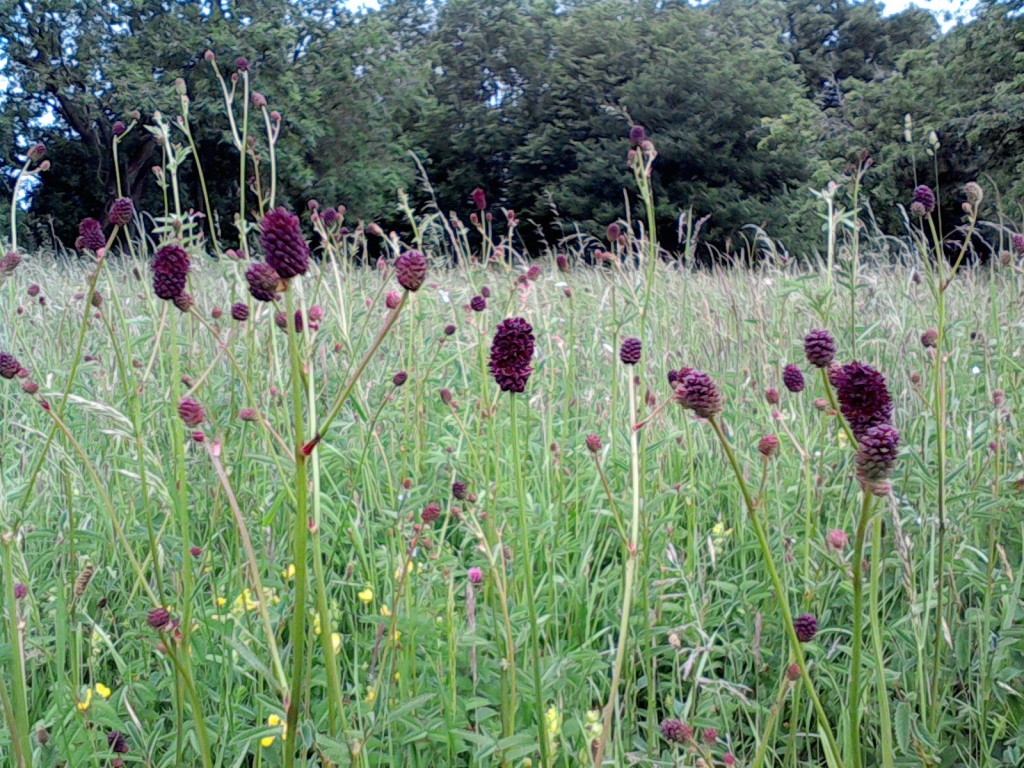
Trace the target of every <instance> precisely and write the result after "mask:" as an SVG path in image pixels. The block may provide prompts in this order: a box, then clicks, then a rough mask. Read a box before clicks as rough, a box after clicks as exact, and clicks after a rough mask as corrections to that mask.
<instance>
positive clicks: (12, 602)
mask: <svg viewBox="0 0 1024 768" xmlns="http://www.w3.org/2000/svg"><path fill="white" fill-rule="evenodd" d="M13 546H14V534H13V533H11V532H9V531H8V532H5V533H4V534H3V545H2V552H3V561H4V562H3V567H4V583H5V585H6V589H5V590H4V591H5V593H6V596H7V632H8V634H9V635H10V655H11V686H12V687H13V689H14V721H15V724H16V725H17V727H16V728H15V732H14V733H12V734H11V743H12V744H13V745H14V747H15V749H16V751H17V753H18V754H19V756H20V761H19V764H20V765H22V766H23V765H25V758H24V756H25V755H27V754H29V750H30V745H29V723H28V696H27V685H26V680H25V655H24V648H23V647H22V643H21V628H20V627H19V626H18V623H19V619H18V601H17V598H16V597H15V596H14V568H13V565H12V562H11V548H12V547H13Z"/></svg>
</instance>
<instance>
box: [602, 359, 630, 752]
mask: <svg viewBox="0 0 1024 768" xmlns="http://www.w3.org/2000/svg"><path fill="white" fill-rule="evenodd" d="M628 371H629V425H630V429H629V433H630V434H629V449H630V450H629V456H630V468H631V472H630V477H631V481H632V487H633V515H632V519H631V521H630V526H629V541H628V544H627V547H628V550H627V554H626V574H625V580H624V585H623V588H622V615H621V617H620V619H619V642H618V645H617V647H616V649H615V666H614V667H613V669H612V686H611V690H610V691H609V693H608V703H607V704H606V705H605V708H604V718H603V723H602V727H601V737H600V739H598V742H597V749H596V750H595V751H594V766H595V768H598V767H599V766H600V765H601V764H602V763H603V762H604V751H605V747H606V746H607V744H608V739H609V738H610V736H611V728H612V714H613V712H614V711H615V709H616V708H617V705H618V695H619V682H620V681H621V679H622V664H623V661H624V660H625V657H626V642H627V640H628V636H629V618H630V614H631V612H632V607H633V580H634V579H635V578H636V565H637V557H638V552H637V549H638V538H639V533H640V506H641V503H640V431H639V430H637V429H634V428H633V420H634V419H635V418H636V384H635V382H634V377H633V371H632V369H631V368H630V369H628Z"/></svg>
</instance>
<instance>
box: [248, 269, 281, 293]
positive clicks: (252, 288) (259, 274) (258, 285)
mask: <svg viewBox="0 0 1024 768" xmlns="http://www.w3.org/2000/svg"><path fill="white" fill-rule="evenodd" d="M245 281H246V282H247V283H248V284H249V293H251V294H252V297H253V298H254V299H256V300H257V301H274V299H276V298H277V289H278V287H279V286H280V284H281V276H280V275H278V274H277V270H275V269H274V268H273V267H272V266H270V265H269V264H264V263H263V262H262V261H255V262H253V263H252V264H251V265H250V266H249V268H248V269H247V270H245Z"/></svg>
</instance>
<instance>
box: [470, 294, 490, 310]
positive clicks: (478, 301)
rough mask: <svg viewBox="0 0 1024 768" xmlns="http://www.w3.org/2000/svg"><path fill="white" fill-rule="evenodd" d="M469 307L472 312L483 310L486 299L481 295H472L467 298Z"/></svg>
mask: <svg viewBox="0 0 1024 768" xmlns="http://www.w3.org/2000/svg"><path fill="white" fill-rule="evenodd" d="M469 308H470V309H472V310H473V311H474V312H483V311H484V310H485V309H487V299H485V298H484V297H483V296H474V297H473V298H472V299H470V300H469Z"/></svg>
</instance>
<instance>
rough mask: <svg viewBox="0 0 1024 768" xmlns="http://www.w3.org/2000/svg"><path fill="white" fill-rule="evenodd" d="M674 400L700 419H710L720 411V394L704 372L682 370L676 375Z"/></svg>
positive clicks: (690, 369)
mask: <svg viewBox="0 0 1024 768" xmlns="http://www.w3.org/2000/svg"><path fill="white" fill-rule="evenodd" d="M676 376H677V378H676V389H675V395H674V399H675V401H676V402H677V403H679V404H680V405H681V406H683V408H686V409H687V410H690V411H693V412H694V413H696V414H697V415H698V416H700V417H701V418H702V419H710V418H712V417H714V416H716V415H718V414H719V413H721V411H722V394H721V393H720V392H719V391H718V386H717V385H716V384H715V382H714V380H713V379H712V378H711V377H710V376H708V375H707V374H706V373H704V371H697V370H693V369H692V368H689V369H688V368H684V369H682V370H680V371H677V373H676Z"/></svg>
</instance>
